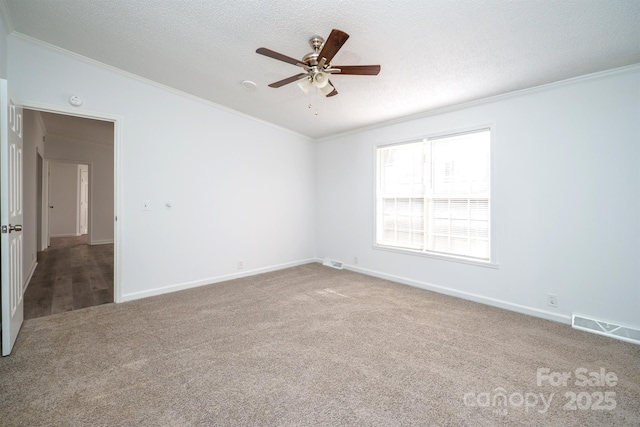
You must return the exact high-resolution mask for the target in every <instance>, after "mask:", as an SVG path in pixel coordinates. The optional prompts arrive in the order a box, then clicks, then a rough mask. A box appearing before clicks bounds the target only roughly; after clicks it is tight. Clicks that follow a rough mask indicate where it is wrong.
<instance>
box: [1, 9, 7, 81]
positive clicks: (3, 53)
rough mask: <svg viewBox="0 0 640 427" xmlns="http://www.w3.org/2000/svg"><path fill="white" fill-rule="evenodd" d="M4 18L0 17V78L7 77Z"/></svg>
mask: <svg viewBox="0 0 640 427" xmlns="http://www.w3.org/2000/svg"><path fill="white" fill-rule="evenodd" d="M6 28H7V27H6V25H5V23H4V19H3V18H2V17H0V79H6V78H7V62H8V61H7V58H8V53H7V50H8V49H7V33H6V31H7V30H6Z"/></svg>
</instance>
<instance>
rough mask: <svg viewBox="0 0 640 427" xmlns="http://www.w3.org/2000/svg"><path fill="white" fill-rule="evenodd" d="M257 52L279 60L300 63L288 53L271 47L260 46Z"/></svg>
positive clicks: (294, 63)
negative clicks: (282, 52)
mask: <svg viewBox="0 0 640 427" xmlns="http://www.w3.org/2000/svg"><path fill="white" fill-rule="evenodd" d="M256 53H259V54H260V55H264V56H268V57H269V58H273V59H277V60H278V61H283V62H287V63H289V64H293V65H298V64H299V63H300V61H299V60H297V59H295V58H292V57H290V56H287V55H283V54H281V53H278V52H276V51H274V50H271V49H267V48H266V47H260V48H258V49H256Z"/></svg>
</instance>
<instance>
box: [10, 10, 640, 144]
mask: <svg viewBox="0 0 640 427" xmlns="http://www.w3.org/2000/svg"><path fill="white" fill-rule="evenodd" d="M2 1H5V2H6V5H7V11H8V15H9V19H10V21H11V22H10V23H9V26H12V27H13V29H14V30H15V31H16V32H18V33H22V34H25V35H28V36H30V37H33V38H36V39H39V40H42V41H45V42H47V43H50V44H53V45H56V46H59V47H61V48H64V49H67V50H70V51H72V52H75V53H78V54H80V55H84V56H86V57H89V58H92V59H94V60H97V61H100V62H103V63H105V64H108V65H111V66H114V67H117V68H120V69H122V70H125V71H128V72H130V73H133V74H137V75H139V76H142V77H145V78H147V79H150V80H153V81H156V82H159V83H161V84H164V85H167V86H170V87H173V88H175V89H178V90H181V91H184V92H187V93H189V94H192V95H196V96H198V97H201V98H204V99H207V100H210V101H212V102H215V103H217V104H220V105H223V106H225V107H228V108H231V109H234V110H237V111H240V112H242V113H244V114H248V115H251V116H254V117H256V118H259V119H262V120H265V121H267V122H270V123H274V124H276V125H279V126H281V127H284V128H287V129H290V130H293V131H295V132H298V133H301V134H304V135H308V136H309V137H312V138H323V137H327V136H330V135H335V134H338V133H342V132H346V131H350V130H353V129H357V128H361V127H365V126H369V125H373V124H376V123H379V122H384V121H388V120H393V119H398V118H401V117H404V116H408V115H413V114H418V113H422V112H428V111H430V110H434V109H438V108H442V107H446V106H451V105H456V104H460V103H464V102H467V101H472V100H477V99H481V98H486V97H489V96H493V95H498V94H503V93H507V92H511V91H515V90H518V89H524V88H528V87H533V86H538V85H541V84H545V83H550V82H554V81H558V80H563V79H566V78H570V77H574V76H579V75H583V74H588V73H592V72H596V71H601V70H606V69H610V68H616V67H621V66H624V65H629V64H635V63H640V24H639V23H640V1H637V0H580V1H568V0H528V1H527V0H522V1H506V0H482V1H480V0H429V1H426V0H404V1H400V0H398V1H388V0H372V1H366V2H365V1H358V0H324V1H322V2H309V1H299V0H269V1H268V2H267V1H264V0H245V1H227V2H222V1H211V0H190V1H176V0H109V1H86V0H56V1H51V0H2ZM332 28H337V29H340V30H343V31H345V32H347V33H348V34H349V35H350V36H351V37H350V38H349V40H348V41H347V42H346V44H345V45H344V46H343V48H342V49H341V50H340V51H339V52H338V54H337V55H336V56H335V58H334V59H333V61H332V64H334V65H340V64H342V65H366V64H380V65H381V66H382V71H381V72H380V74H379V75H378V76H375V77H371V76H333V77H332V82H333V83H334V84H335V86H336V88H337V90H338V92H339V95H338V96H335V97H332V98H324V97H322V96H319V97H318V103H317V110H318V115H317V116H316V115H315V114H314V111H315V104H316V97H315V93H314V91H313V90H312V91H311V92H310V93H311V95H304V94H303V93H302V91H301V90H300V89H299V88H298V87H297V85H296V84H290V85H287V86H284V87H282V88H279V89H272V88H269V87H267V85H268V84H269V83H272V82H274V81H277V80H280V79H283V78H286V77H289V76H292V75H294V74H298V73H299V72H300V71H301V69H300V68H298V67H295V66H293V65H290V64H287V63H284V62H280V61H276V60H274V59H271V58H267V57H265V56H262V55H258V54H256V53H255V50H256V49H257V48H258V47H267V48H269V49H272V50H275V51H277V52H280V53H283V54H285V55H287V56H291V57H294V58H301V57H302V56H303V55H305V54H306V53H308V52H309V51H310V50H311V49H310V47H309V45H308V39H309V38H310V37H311V36H313V35H314V34H318V35H321V36H323V37H325V38H326V37H327V36H328V34H329V33H330V31H331V29H332ZM245 79H246V80H252V81H254V82H255V83H257V85H258V88H257V90H256V91H253V92H251V91H247V90H246V89H244V88H243V87H242V86H241V85H240V82H241V81H242V80H245ZM78 95H80V96H82V94H78ZM310 103H311V104H314V107H312V108H311V109H309V108H308V105H309V104H310Z"/></svg>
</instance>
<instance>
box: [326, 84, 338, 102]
mask: <svg viewBox="0 0 640 427" xmlns="http://www.w3.org/2000/svg"><path fill="white" fill-rule="evenodd" d="M329 84H330V85H331V86H333V90H332V91H331V92H329V93H328V94H327V98H328V97H330V96H336V95H337V94H338V91H337V90H336V87H335V86H334V85H333V83H331V80H329Z"/></svg>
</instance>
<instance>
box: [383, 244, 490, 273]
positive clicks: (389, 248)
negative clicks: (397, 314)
mask: <svg viewBox="0 0 640 427" xmlns="http://www.w3.org/2000/svg"><path fill="white" fill-rule="evenodd" d="M372 248H373V249H376V250H380V251H387V252H395V253H399V254H405V255H414V256H419V257H425V258H432V259H439V260H442V261H451V262H459V263H462V264H469V265H477V266H479V267H488V268H495V269H498V268H499V266H498V264H497V263H495V262H491V261H481V260H476V259H473V258H464V257H459V256H455V255H445V254H439V253H435V252H422V251H416V250H411V249H404V248H396V247H393V246H383V245H373V246H372Z"/></svg>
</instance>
